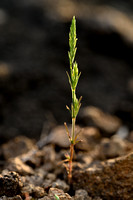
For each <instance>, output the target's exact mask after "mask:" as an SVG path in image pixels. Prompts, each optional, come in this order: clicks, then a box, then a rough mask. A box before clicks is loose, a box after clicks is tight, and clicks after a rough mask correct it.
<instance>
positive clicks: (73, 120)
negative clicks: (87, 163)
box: [72, 118, 75, 142]
mask: <svg viewBox="0 0 133 200" xmlns="http://www.w3.org/2000/svg"><path fill="white" fill-rule="evenodd" d="M74 139H75V118H72V142H74Z"/></svg>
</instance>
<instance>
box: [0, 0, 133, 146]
mask: <svg viewBox="0 0 133 200" xmlns="http://www.w3.org/2000/svg"><path fill="white" fill-rule="evenodd" d="M73 15H75V16H76V19H77V37H78V44H77V45H78V51H77V56H76V60H77V62H78V64H79V69H80V71H81V72H82V76H81V78H80V82H79V85H78V91H77V92H78V96H80V95H82V96H83V101H82V107H85V106H88V105H93V106H96V107H99V108H101V109H102V110H103V111H105V112H109V113H111V114H115V115H117V116H118V117H120V118H121V119H122V122H123V124H124V125H127V126H128V127H129V128H130V129H132V128H133V127H132V120H133V1H131V0H129V1H124V0H123V1H122V0H110V1H109V0H108V1H107V0H103V1H102V0H93V1H91V0H82V1H79V0H0V142H3V141H4V140H5V139H8V138H11V137H14V136H16V135H19V134H25V135H28V136H30V137H39V135H40V133H41V131H42V128H44V129H45V126H46V127H47V123H49V122H50V121H52V120H53V121H55V122H56V124H63V122H64V121H67V122H70V115H69V113H68V112H67V111H66V108H65V105H66V104H67V105H70V103H71V92H70V87H69V83H68V80H67V76H66V70H68V71H69V64H68V56H67V52H68V49H69V47H68V33H69V27H70V22H71V19H72V16H73ZM79 123H80V120H79Z"/></svg>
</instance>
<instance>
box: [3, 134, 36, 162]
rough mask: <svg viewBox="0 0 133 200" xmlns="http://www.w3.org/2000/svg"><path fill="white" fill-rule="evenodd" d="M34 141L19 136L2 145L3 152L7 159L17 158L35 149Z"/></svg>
mask: <svg viewBox="0 0 133 200" xmlns="http://www.w3.org/2000/svg"><path fill="white" fill-rule="evenodd" d="M33 147H34V143H33V141H32V140H31V139H29V138H27V137H25V136H19V137H16V138H14V139H13V140H10V141H9V142H7V143H6V144H3V145H2V152H3V155H4V158H5V159H9V158H15V157H16V156H19V155H21V154H24V153H26V152H28V151H29V150H31V149H33Z"/></svg>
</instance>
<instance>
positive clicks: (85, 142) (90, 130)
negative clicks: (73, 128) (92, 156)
mask: <svg viewBox="0 0 133 200" xmlns="http://www.w3.org/2000/svg"><path fill="white" fill-rule="evenodd" d="M100 138H101V135H100V132H99V130H98V129H97V128H94V127H85V128H84V129H83V130H81V133H80V134H79V136H78V140H81V142H78V143H77V144H76V146H75V147H76V149H79V150H85V151H91V150H93V149H94V147H95V145H96V144H97V143H98V142H99V141H100Z"/></svg>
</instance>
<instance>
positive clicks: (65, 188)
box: [52, 179, 70, 192]
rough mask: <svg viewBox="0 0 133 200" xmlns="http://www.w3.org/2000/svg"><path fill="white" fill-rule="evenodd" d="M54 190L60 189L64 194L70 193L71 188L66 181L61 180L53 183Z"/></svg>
mask: <svg viewBox="0 0 133 200" xmlns="http://www.w3.org/2000/svg"><path fill="white" fill-rule="evenodd" d="M52 187H53V188H58V189H61V190H63V191H64V192H68V191H69V189H70V186H69V185H68V184H66V182H65V181H62V180H60V179H57V180H56V181H55V182H53V183H52Z"/></svg>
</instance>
